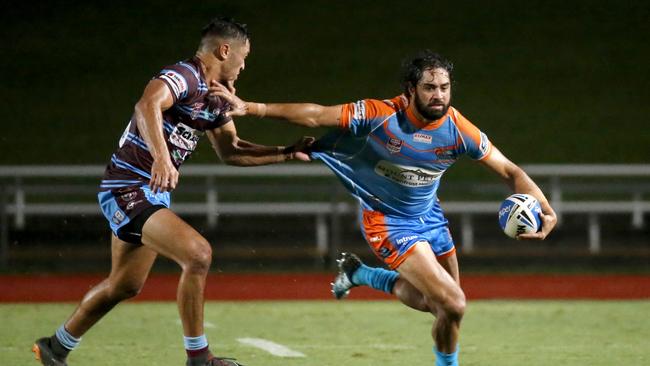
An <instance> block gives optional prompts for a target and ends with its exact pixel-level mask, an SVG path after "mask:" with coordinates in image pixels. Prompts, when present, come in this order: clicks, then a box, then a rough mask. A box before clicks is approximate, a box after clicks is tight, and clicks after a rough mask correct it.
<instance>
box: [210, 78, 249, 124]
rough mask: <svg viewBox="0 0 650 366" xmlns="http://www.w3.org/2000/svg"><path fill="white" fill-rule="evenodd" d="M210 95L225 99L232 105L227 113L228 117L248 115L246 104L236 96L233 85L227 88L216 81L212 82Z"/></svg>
mask: <svg viewBox="0 0 650 366" xmlns="http://www.w3.org/2000/svg"><path fill="white" fill-rule="evenodd" d="M208 94H209V95H210V96H211V97H215V96H216V97H220V98H223V99H225V100H226V101H227V102H228V103H229V104H230V110H229V111H228V112H226V113H225V114H226V116H227V117H234V116H245V115H246V113H247V107H246V103H245V102H244V101H243V100H241V99H239V97H238V96H236V95H235V88H234V86H233V85H232V84H229V85H227V86H226V85H223V84H221V83H220V82H218V81H216V80H212V81H211V82H210V86H209V87H208Z"/></svg>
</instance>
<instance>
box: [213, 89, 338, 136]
mask: <svg viewBox="0 0 650 366" xmlns="http://www.w3.org/2000/svg"><path fill="white" fill-rule="evenodd" d="M210 94H211V95H217V96H219V97H221V98H224V99H225V100H227V101H228V102H229V103H230V105H231V106H232V109H231V110H230V112H228V115H229V116H244V115H252V116H257V117H260V118H263V117H271V118H280V119H285V120H287V121H289V122H291V123H294V124H297V125H300V126H306V127H328V126H329V127H335V126H338V125H339V124H340V119H341V111H342V109H343V105H334V106H322V105H319V104H314V103H272V104H265V103H253V102H244V101H243V100H241V99H240V98H239V97H237V96H236V95H235V94H234V93H232V92H231V91H230V90H228V88H226V87H225V86H223V85H221V84H219V83H212V84H210Z"/></svg>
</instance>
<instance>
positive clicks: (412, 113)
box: [406, 102, 434, 125]
mask: <svg viewBox="0 0 650 366" xmlns="http://www.w3.org/2000/svg"><path fill="white" fill-rule="evenodd" d="M406 113H407V115H408V116H409V117H410V118H411V119H413V120H415V121H416V122H419V123H421V124H425V125H426V124H429V123H431V122H434V121H433V120H430V119H426V118H425V117H424V116H423V115H422V114H420V112H419V111H418V109H417V108H416V107H415V104H414V102H411V103H409V106H408V109H407V110H406Z"/></svg>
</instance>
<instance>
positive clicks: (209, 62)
mask: <svg viewBox="0 0 650 366" xmlns="http://www.w3.org/2000/svg"><path fill="white" fill-rule="evenodd" d="M195 56H196V58H198V59H199V61H201V62H199V65H200V67H201V71H203V75H205V80H206V81H207V82H208V83H209V82H210V81H212V80H216V81H220V80H219V78H218V75H219V73H220V69H219V67H218V66H219V65H220V64H219V63H218V62H214V55H212V54H210V53H205V52H201V51H198V52H197V53H196V55H195Z"/></svg>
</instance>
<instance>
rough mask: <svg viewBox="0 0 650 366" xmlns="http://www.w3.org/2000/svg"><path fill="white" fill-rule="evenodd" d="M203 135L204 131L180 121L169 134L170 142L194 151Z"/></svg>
mask: <svg viewBox="0 0 650 366" xmlns="http://www.w3.org/2000/svg"><path fill="white" fill-rule="evenodd" d="M201 136H203V132H201V131H199V130H195V129H193V128H192V127H190V126H188V125H186V124H184V123H179V124H177V125H176V127H174V130H173V131H172V132H171V133H170V134H169V142H171V143H172V145H174V146H178V147H180V148H181V149H184V150H189V151H194V149H196V145H197V143H198V142H199V139H200V138H201Z"/></svg>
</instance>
